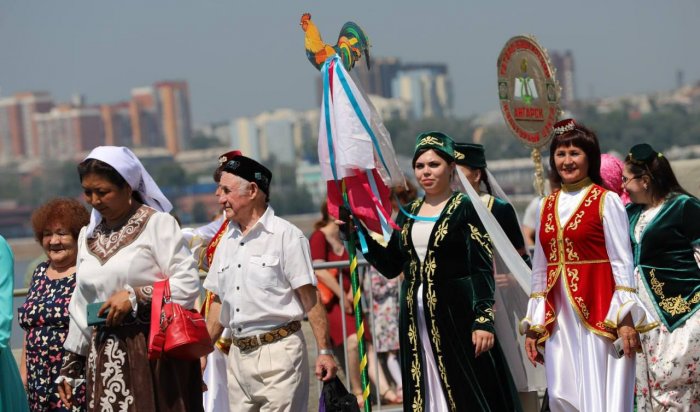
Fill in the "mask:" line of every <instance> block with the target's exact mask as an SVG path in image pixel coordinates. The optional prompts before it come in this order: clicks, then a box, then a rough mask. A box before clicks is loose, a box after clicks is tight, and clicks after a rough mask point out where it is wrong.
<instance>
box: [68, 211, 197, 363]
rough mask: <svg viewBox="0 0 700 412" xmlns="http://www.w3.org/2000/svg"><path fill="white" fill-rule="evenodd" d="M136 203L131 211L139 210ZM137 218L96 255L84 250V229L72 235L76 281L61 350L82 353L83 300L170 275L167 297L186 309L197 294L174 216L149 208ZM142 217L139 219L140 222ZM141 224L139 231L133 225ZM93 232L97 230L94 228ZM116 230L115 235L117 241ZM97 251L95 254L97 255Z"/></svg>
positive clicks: (85, 345) (85, 331)
mask: <svg viewBox="0 0 700 412" xmlns="http://www.w3.org/2000/svg"><path fill="white" fill-rule="evenodd" d="M144 208H147V209H150V208H148V207H147V206H142V207H141V208H140V209H139V210H138V211H137V212H136V213H135V215H134V216H137V215H139V213H140V212H142V211H143V210H144ZM150 210H151V211H152V212H153V214H152V215H151V216H150V218H147V220H146V218H145V217H144V216H143V215H141V217H142V219H143V220H141V222H140V223H139V222H134V217H132V218H131V219H130V220H129V222H128V223H127V224H126V225H125V226H124V227H123V228H122V229H120V230H119V231H118V232H114V233H112V234H111V235H109V236H108V238H107V237H105V239H108V241H107V242H106V243H104V244H103V245H101V246H102V248H101V250H100V252H102V253H98V254H96V253H95V252H93V251H91V250H89V249H88V246H87V239H86V236H85V228H83V230H81V232H80V236H79V237H78V257H77V264H76V277H77V281H76V286H75V291H74V293H73V297H72V299H71V302H70V305H69V311H70V326H69V331H68V337H67V338H66V341H65V344H64V347H65V349H67V350H69V351H71V352H74V353H77V354H80V355H83V356H86V355H87V354H88V350H89V342H90V335H91V332H92V327H90V326H88V325H87V313H86V310H87V305H88V304H90V303H94V302H101V301H105V300H107V299H108V298H109V297H110V296H112V295H113V294H114V293H115V292H119V291H121V290H124V289H125V286H126V285H129V286H131V287H132V288H138V287H143V286H151V285H153V283H154V282H156V281H159V280H163V279H165V278H169V279H170V291H171V295H172V300H173V301H174V302H176V303H179V304H181V305H182V306H183V307H185V308H187V309H192V308H193V307H194V304H195V300H196V299H197V296H198V295H199V287H200V286H199V277H198V272H197V267H196V263H195V260H194V259H193V257H192V253H191V252H190V250H189V249H188V248H187V244H186V243H185V239H184V238H183V236H182V232H181V230H180V227H179V225H178V223H177V222H176V221H175V218H173V217H172V216H170V215H169V214H167V213H162V212H155V211H153V210H152V209H150ZM144 222H145V223H144ZM139 224H141V225H142V226H143V227H141V228H140V230H136V231H135V230H133V229H134V228H135V227H138V225H139ZM96 232H97V230H96ZM117 234H120V235H121V237H120V239H119V240H117V238H118V237H119V236H117ZM98 255H101V257H98Z"/></svg>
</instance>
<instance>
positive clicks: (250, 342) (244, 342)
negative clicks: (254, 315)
mask: <svg viewBox="0 0 700 412" xmlns="http://www.w3.org/2000/svg"><path fill="white" fill-rule="evenodd" d="M299 329H301V322H299V321H298V320H295V321H292V322H289V323H288V324H286V325H284V326H282V327H280V328H277V329H274V330H271V331H268V332H265V333H261V334H259V335H254V336H248V337H245V338H236V337H233V338H231V343H232V344H233V345H234V346H236V347H238V349H240V350H241V352H245V351H248V350H252V349H255V348H257V347H259V346H262V345H267V344H269V343H273V342H277V341H278V340H281V339H284V338H286V337H287V336H289V335H291V334H293V333H295V332H296V331H298V330H299Z"/></svg>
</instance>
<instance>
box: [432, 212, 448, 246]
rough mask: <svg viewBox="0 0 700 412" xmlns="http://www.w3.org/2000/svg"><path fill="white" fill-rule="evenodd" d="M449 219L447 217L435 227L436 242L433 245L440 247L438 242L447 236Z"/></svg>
mask: <svg viewBox="0 0 700 412" xmlns="http://www.w3.org/2000/svg"><path fill="white" fill-rule="evenodd" d="M448 221H449V219H445V220H443V221H442V223H440V225H439V226H438V227H437V229H435V242H433V246H435V247H438V243H439V242H440V241H441V240H442V239H444V238H445V236H447V223H448Z"/></svg>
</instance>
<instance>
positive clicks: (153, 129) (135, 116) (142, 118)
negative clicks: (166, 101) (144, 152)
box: [129, 87, 163, 147]
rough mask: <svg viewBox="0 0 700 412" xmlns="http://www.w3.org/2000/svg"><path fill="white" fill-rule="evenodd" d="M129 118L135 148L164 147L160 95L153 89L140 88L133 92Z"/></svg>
mask: <svg viewBox="0 0 700 412" xmlns="http://www.w3.org/2000/svg"><path fill="white" fill-rule="evenodd" d="M129 116H130V118H131V134H132V138H133V140H132V143H133V145H134V147H160V146H163V139H162V137H161V127H160V104H159V100H158V95H157V94H156V92H155V90H154V89H153V88H152V87H138V88H135V89H132V90H131V101H129Z"/></svg>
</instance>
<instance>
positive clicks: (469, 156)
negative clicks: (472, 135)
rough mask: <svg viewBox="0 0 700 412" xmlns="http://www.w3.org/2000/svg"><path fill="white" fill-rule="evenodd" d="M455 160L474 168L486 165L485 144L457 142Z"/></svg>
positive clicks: (459, 163)
mask: <svg viewBox="0 0 700 412" xmlns="http://www.w3.org/2000/svg"><path fill="white" fill-rule="evenodd" d="M455 162H456V163H457V164H458V165H463V166H468V167H471V168H474V169H481V168H483V167H486V154H485V153H484V146H482V145H480V144H476V143H455Z"/></svg>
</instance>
